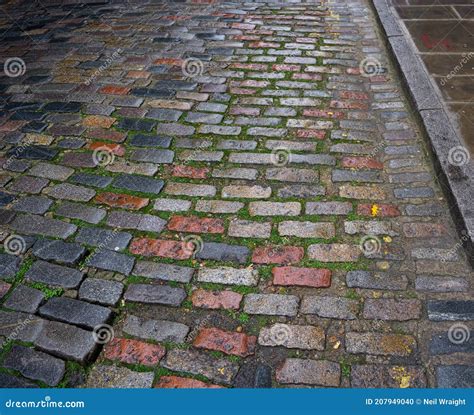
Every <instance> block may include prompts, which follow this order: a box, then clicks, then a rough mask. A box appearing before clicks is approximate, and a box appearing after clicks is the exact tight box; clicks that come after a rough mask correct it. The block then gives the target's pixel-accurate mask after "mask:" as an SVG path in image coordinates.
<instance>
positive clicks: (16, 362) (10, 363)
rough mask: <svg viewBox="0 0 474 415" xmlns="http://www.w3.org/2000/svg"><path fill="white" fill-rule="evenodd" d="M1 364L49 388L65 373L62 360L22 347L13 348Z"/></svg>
mask: <svg viewBox="0 0 474 415" xmlns="http://www.w3.org/2000/svg"><path fill="white" fill-rule="evenodd" d="M3 364H4V366H5V367H6V368H7V369H12V370H16V371H18V372H20V373H21V374H22V375H23V376H25V377H26V378H29V379H33V380H40V381H42V382H44V383H46V384H47V385H49V386H56V385H57V384H58V383H59V382H60V380H61V379H62V377H63V376H64V373H65V371H66V370H65V367H66V365H65V363H64V361H63V360H61V359H57V358H55V357H53V356H50V355H48V354H46V353H42V352H39V351H36V350H33V349H30V348H28V347H23V346H13V348H12V350H11V351H10V353H9V354H8V355H7V356H6V358H5V361H4V363H3Z"/></svg>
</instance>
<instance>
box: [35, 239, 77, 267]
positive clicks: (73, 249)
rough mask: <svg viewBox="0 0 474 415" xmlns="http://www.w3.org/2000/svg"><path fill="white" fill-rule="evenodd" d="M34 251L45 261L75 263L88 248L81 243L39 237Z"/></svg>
mask: <svg viewBox="0 0 474 415" xmlns="http://www.w3.org/2000/svg"><path fill="white" fill-rule="evenodd" d="M32 253H33V255H34V256H36V257H37V258H40V259H43V260H45V261H54V262H59V263H61V264H65V265H74V264H76V263H77V262H78V261H79V260H80V259H81V258H82V257H83V256H84V255H85V253H86V250H85V249H84V248H83V247H82V246H81V245H79V244H74V243H67V242H63V241H58V240H48V239H39V240H38V241H36V243H35V244H34V245H33V249H32Z"/></svg>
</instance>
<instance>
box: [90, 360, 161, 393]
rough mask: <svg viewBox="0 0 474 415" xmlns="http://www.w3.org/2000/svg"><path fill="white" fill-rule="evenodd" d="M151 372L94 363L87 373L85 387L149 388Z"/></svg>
mask: <svg viewBox="0 0 474 415" xmlns="http://www.w3.org/2000/svg"><path fill="white" fill-rule="evenodd" d="M152 383H153V373H151V372H135V371H133V370H130V369H127V368H125V367H118V366H109V365H96V366H94V367H93V369H92V371H91V372H90V373H89V377H88V378H87V382H86V383H85V385H84V386H85V387H86V388H151V386H152Z"/></svg>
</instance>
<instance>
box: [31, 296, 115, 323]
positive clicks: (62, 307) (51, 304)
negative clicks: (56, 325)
mask: <svg viewBox="0 0 474 415" xmlns="http://www.w3.org/2000/svg"><path fill="white" fill-rule="evenodd" d="M39 313H40V315H42V316H45V317H48V318H51V319H54V320H59V321H63V322H65V323H69V324H75V325H78V326H82V327H87V328H91V329H93V328H94V327H96V326H98V325H100V324H104V323H106V322H107V321H108V320H109V319H110V317H111V315H112V313H111V311H110V310H109V309H108V308H105V307H102V306H98V305H95V304H89V303H86V302H85V301H79V300H74V299H72V298H66V297H56V298H51V299H50V300H48V301H47V302H46V304H45V305H43V306H42V307H40V309H39Z"/></svg>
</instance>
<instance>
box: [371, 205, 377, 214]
mask: <svg viewBox="0 0 474 415" xmlns="http://www.w3.org/2000/svg"><path fill="white" fill-rule="evenodd" d="M377 213H379V207H378V206H377V205H376V204H373V205H372V207H371V209H370V214H371V215H372V216H377Z"/></svg>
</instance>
